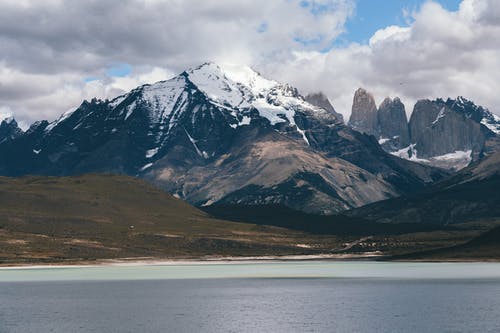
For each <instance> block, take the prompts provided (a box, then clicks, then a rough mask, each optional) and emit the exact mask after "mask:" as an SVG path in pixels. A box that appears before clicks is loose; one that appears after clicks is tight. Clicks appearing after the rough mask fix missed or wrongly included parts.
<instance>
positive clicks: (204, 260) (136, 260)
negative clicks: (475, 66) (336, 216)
mask: <svg viewBox="0 0 500 333" xmlns="http://www.w3.org/2000/svg"><path fill="white" fill-rule="evenodd" d="M380 257H382V255H353V254H311V255H284V256H274V255H270V256H241V257H240V256H204V257H193V258H155V257H132V258H116V259H96V260H91V261H89V260H74V261H72V260H67V261H59V262H52V263H36V262H33V263H28V262H26V263H0V270H5V269H29V268H59V267H60V268H64V267H69V268H71V267H73V268H76V267H101V266H162V265H172V266H174V265H192V264H207V265H209V264H238V263H266V262H290V261H297V262H300V261H351V260H352V261H375V260H376V259H377V258H380Z"/></svg>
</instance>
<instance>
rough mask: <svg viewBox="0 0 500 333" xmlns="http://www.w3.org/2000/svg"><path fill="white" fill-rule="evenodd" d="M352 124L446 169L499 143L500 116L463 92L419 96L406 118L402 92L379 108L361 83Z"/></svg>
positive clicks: (388, 147) (390, 148)
mask: <svg viewBox="0 0 500 333" xmlns="http://www.w3.org/2000/svg"><path fill="white" fill-rule="evenodd" d="M374 113H375V114H376V115H377V122H376V123H375V125H374V123H373V117H372V115H373V114H374ZM349 124H350V125H351V126H352V127H353V128H354V129H355V130H358V131H360V132H364V133H367V134H371V135H373V136H375V137H376V138H378V141H379V144H380V145H381V146H382V148H383V149H384V150H385V151H387V152H389V153H391V154H393V155H395V156H398V157H401V158H404V159H408V160H412V161H415V162H419V163H424V164H429V165H433V166H436V167H439V168H444V169H451V170H459V169H461V168H464V167H466V166H467V165H469V164H470V162H471V161H475V160H477V159H479V158H481V157H482V156H485V155H489V154H491V153H493V152H495V151H497V150H499V149H500V117H498V116H496V115H494V114H493V113H491V112H489V111H488V110H487V109H485V108H483V107H481V106H477V105H475V104H474V103H473V102H471V101H469V100H467V99H465V98H463V97H458V98H456V99H450V98H448V99H447V100H446V101H445V100H443V99H436V100H433V101H431V100H420V101H418V102H417V103H416V105H415V107H414V109H413V113H412V116H411V118H410V122H409V123H407V118H406V113H405V108H404V105H403V103H401V101H400V100H399V98H397V97H396V98H395V99H394V100H391V99H390V98H386V99H385V100H384V101H383V102H382V103H381V105H380V106H379V108H378V110H377V109H374V101H373V96H372V95H370V94H369V93H367V92H366V91H365V90H363V89H358V90H357V91H356V93H355V96H354V103H353V114H352V115H351V120H350V121H349Z"/></svg>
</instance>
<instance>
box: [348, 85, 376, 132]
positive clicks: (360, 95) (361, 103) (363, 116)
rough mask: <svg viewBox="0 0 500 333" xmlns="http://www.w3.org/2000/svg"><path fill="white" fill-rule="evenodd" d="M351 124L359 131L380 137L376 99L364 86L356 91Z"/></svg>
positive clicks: (350, 119)
mask: <svg viewBox="0 0 500 333" xmlns="http://www.w3.org/2000/svg"><path fill="white" fill-rule="evenodd" d="M349 125H350V126H351V127H352V128H353V129H355V130H357V131H359V132H362V133H366V134H371V135H375V136H376V137H378V134H379V133H378V132H379V131H378V119H377V106H376V105H375V99H374V98H373V95H372V94H370V93H369V92H367V91H366V90H364V89H363V88H359V89H358V90H356V92H355V93H354V99H353V101H352V113H351V117H350V118H349Z"/></svg>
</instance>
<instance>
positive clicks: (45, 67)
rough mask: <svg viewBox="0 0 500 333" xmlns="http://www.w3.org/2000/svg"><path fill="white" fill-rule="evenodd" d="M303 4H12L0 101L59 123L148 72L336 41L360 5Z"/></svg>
mask: <svg viewBox="0 0 500 333" xmlns="http://www.w3.org/2000/svg"><path fill="white" fill-rule="evenodd" d="M304 4H305V3H304V2H300V1H298V0H277V1H268V0H241V1H217V0H207V1H197V0H182V1H181V0H164V1H159V0H108V1H100V0H90V1H63V0H47V1H43V2H42V1H38V0H22V1H18V0H15V1H13V0H4V1H2V2H1V4H0V48H1V49H2V54H1V55H0V73H1V74H0V88H1V90H2V91H1V92H0V105H7V106H9V107H11V109H12V110H14V113H15V114H16V116H17V117H18V118H24V119H26V120H27V121H32V120H35V119H39V118H40V117H46V118H49V119H54V118H56V117H57V115H58V114H60V113H62V112H64V111H66V110H65V109H67V108H71V107H74V106H75V105H78V104H79V103H80V100H81V99H82V98H86V97H88V95H89V94H97V96H98V97H107V96H110V95H112V94H113V93H120V90H126V89H130V87H131V86H132V85H136V84H139V83H143V82H144V78H146V77H148V76H149V78H150V79H153V78H154V79H160V78H159V77H158V75H157V74H158V73H160V72H161V71H163V72H162V74H165V75H166V74H169V75H171V74H172V73H178V72H181V71H182V70H184V69H186V68H187V67H191V66H195V65H198V64H200V63H202V62H205V61H207V60H211V61H217V62H233V63H234V62H239V63H247V64H254V65H255V64H259V63H268V62H272V63H279V62H281V61H284V60H289V59H291V58H290V57H291V52H292V51H294V50H310V51H312V50H317V49H321V48H324V47H325V46H326V45H329V44H330V43H331V41H332V40H334V39H335V38H336V37H337V36H338V35H339V34H340V33H341V32H342V29H343V27H344V23H345V21H346V19H347V18H348V17H349V15H351V13H352V11H353V8H354V4H353V2H352V0H315V1H309V2H308V5H307V6H304ZM302 40H307V41H313V42H310V43H306V44H305V43H301V42H298V41H302ZM120 77H121V78H120ZM166 78H167V77H161V79H166ZM121 92H123V91H121Z"/></svg>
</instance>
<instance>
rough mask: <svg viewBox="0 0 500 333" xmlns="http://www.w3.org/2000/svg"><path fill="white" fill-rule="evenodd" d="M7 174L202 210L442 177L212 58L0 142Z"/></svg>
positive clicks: (387, 193) (329, 205)
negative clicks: (135, 182) (105, 180)
mask: <svg viewBox="0 0 500 333" xmlns="http://www.w3.org/2000/svg"><path fill="white" fill-rule="evenodd" d="M0 156H2V159H0V174H2V175H6V176H20V175H26V174H39V175H73V174H81V173H88V172H105V173H119V174H127V175H133V176H139V177H141V178H143V179H146V180H149V181H151V182H153V183H154V184H157V185H158V186H160V187H161V188H163V189H165V190H166V191H168V192H169V193H172V194H174V195H175V196H177V197H180V198H182V199H185V200H187V201H189V202H190V203H193V204H195V205H199V206H204V205H210V204H214V203H226V204H232V203H238V204H245V205H259V204H283V205H286V206H289V207H292V208H295V209H300V210H303V211H307V212H315V213H323V214H325V213H332V212H336V211H340V210H344V209H348V208H351V207H358V206H362V205H364V204H367V203H370V202H374V201H378V200H382V199H387V198H390V197H394V196H397V195H400V194H403V193H408V192H411V191H415V190H418V189H420V188H422V187H423V186H425V185H426V184H428V183H431V182H433V181H435V180H437V179H440V178H442V177H443V176H444V175H445V173H443V172H441V171H439V170H436V169H434V168H431V167H427V166H422V165H419V164H417V163H412V162H409V161H406V160H402V159H400V158H397V157H394V156H392V155H390V154H388V153H386V152H384V151H383V150H382V149H381V148H380V146H379V145H378V143H377V141H376V140H375V139H373V138H372V137H370V136H367V135H363V134H360V133H358V132H356V131H353V130H352V129H350V128H349V127H348V126H346V125H344V124H343V123H342V122H341V121H340V120H339V118H338V117H337V115H336V113H334V111H332V109H329V108H325V107H318V106H315V105H313V104H310V103H308V102H307V101H306V100H305V99H304V97H303V96H301V95H300V94H299V93H298V91H297V89H295V88H294V87H292V86H290V85H288V84H282V83H278V82H276V81H273V80H268V79H266V78H264V77H262V76H261V75H260V74H259V73H257V72H255V71H253V70H252V69H250V68H248V67H235V66H223V67H221V66H218V65H216V64H214V63H206V64H203V65H201V66H198V67H196V68H192V69H189V70H186V71H184V72H182V73H181V74H179V75H177V76H176V77H174V78H172V79H170V80H166V81H160V82H157V83H154V84H147V85H143V86H140V87H137V88H136V89H133V90H132V91H130V92H129V93H127V94H124V95H122V96H119V97H117V98H115V99H113V100H111V101H108V100H106V101H102V100H97V99H93V100H91V101H84V102H83V103H82V104H81V105H80V106H79V107H78V108H77V109H76V110H74V111H71V112H68V113H66V114H64V115H63V116H61V117H60V118H59V119H58V120H57V121H54V122H52V123H48V122H46V121H40V122H37V123H35V124H33V125H32V126H31V127H30V128H29V129H28V130H27V131H26V132H25V133H23V134H22V135H20V136H19V137H17V138H15V139H13V140H9V141H6V142H4V143H2V144H0Z"/></svg>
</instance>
